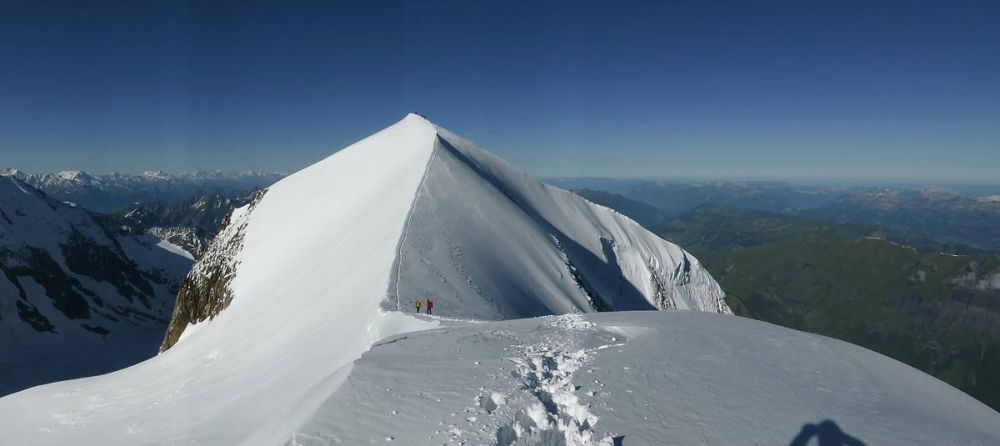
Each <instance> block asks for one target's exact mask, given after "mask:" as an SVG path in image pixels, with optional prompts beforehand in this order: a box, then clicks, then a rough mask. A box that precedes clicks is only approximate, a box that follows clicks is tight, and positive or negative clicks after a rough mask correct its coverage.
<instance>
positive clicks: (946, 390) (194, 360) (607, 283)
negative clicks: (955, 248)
mask: <svg viewBox="0 0 1000 446" xmlns="http://www.w3.org/2000/svg"><path fill="white" fill-rule="evenodd" d="M230 220H231V221H230V224H231V226H230V227H229V228H227V229H225V230H223V231H222V232H221V233H220V236H219V237H217V238H216V240H215V241H213V242H212V244H211V246H210V247H209V248H208V251H207V252H206V253H205V255H204V256H203V257H202V258H201V261H200V262H199V263H198V264H197V265H196V266H195V268H194V269H193V270H192V272H191V273H190V274H189V276H188V280H189V283H190V284H195V285H192V286H191V287H190V289H191V290H192V293H191V294H189V295H187V296H186V297H183V296H182V298H183V299H190V300H184V301H183V302H179V303H184V305H178V306H177V310H175V314H174V320H175V321H178V320H180V321H188V320H190V321H192V322H194V323H192V324H190V325H187V324H181V326H180V327H179V328H178V330H182V331H181V332H179V333H176V334H177V335H178V337H177V339H178V340H177V342H176V343H175V344H174V343H172V342H165V347H166V349H165V350H164V351H163V352H162V353H161V354H160V355H159V356H157V357H155V358H153V359H150V360H148V361H145V362H143V363H140V364H137V365H135V366H132V367H129V368H127V369H123V370H120V371H117V372H114V373H111V374H107V375H103V376H98V377H93V378H86V379H80V380H74V381H66V382H60V383H54V384H50V385H45V386H41V387H36V388H33V389H29V390H26V391H23V392H19V393H17V394H14V395H10V396H7V397H4V398H0V430H2V432H3V433H4V438H5V441H9V442H11V443H24V444H41V445H62V444H84V445H115V444H121V445H137V444H157V445H179V444H185V445H186V444H196V445H234V444H245V445H299V444H302V445H312V444H345V445H355V444H371V443H379V444H382V443H386V442H395V443H396V444H406V445H422V444H428V445H430V444H470V445H471V444H491V445H492V444H496V445H504V446H508V445H526V444H546V445H548V444H553V445H563V444H565V445H620V444H628V445H637V444H638V445H641V444H775V441H778V442H779V443H784V442H787V441H789V440H790V439H791V438H792V437H794V436H795V435H797V434H798V433H799V430H800V429H801V428H802V427H803V425H804V424H805V423H819V422H821V421H823V420H826V419H829V420H832V421H834V422H836V423H838V425H840V426H841V428H843V429H844V432H847V433H848V434H850V435H853V436H856V437H858V438H862V439H864V440H865V441H870V442H879V441H881V442H883V443H898V444H940V443H941V440H948V441H945V443H957V444H984V445H985V444H994V443H996V441H995V440H996V439H998V438H1000V431H998V430H997V429H998V428H997V426H1000V423H998V421H1000V417H998V415H997V414H996V413H995V412H993V411H992V410H990V409H988V408H986V407H985V406H983V405H982V404H979V403H978V402H976V401H975V400H973V399H972V398H970V397H967V396H965V395H963V394H961V393H960V392H958V391H956V390H954V389H952V388H950V387H948V386H946V385H944V384H942V383H940V382H938V381H936V380H934V379H933V378H930V377H928V376H925V375H922V374H920V373H919V372H917V371H915V370H913V369H910V368H909V367H907V366H905V365H902V364H899V363H896V362H894V361H891V360H888V359H886V358H884V357H882V356H879V355H877V354H874V353H871V352H868V351H865V350H863V349H860V348H858V347H853V346H850V345H847V344H843V343H839V342H837V341H832V340H829V339H825V338H819V337H815V336H810V335H805V334H802V333H798V332H794V331H791V330H786V329H781V328H778V327H774V326H771V325H768V324H763V323H758V322H752V321H747V320H743V319H740V318H736V317H733V316H730V315H728V313H730V311H729V308H728V307H727V306H726V304H725V301H724V299H723V298H724V294H723V293H722V290H721V289H720V288H719V286H718V284H716V282H715V281H714V280H713V279H712V277H711V276H710V275H709V274H708V272H707V271H705V270H704V269H703V268H702V267H701V265H700V264H699V263H698V261H697V259H695V258H694V257H692V256H691V255H690V254H688V253H686V252H685V251H684V250H682V249H681V248H679V247H677V246H676V245H673V244H671V243H669V242H666V241H664V240H662V239H659V238H658V237H656V236H655V235H653V234H651V233H649V232H648V231H645V230H644V229H642V228H641V227H639V225H637V224H636V223H635V222H633V221H631V220H630V219H628V218H626V217H624V216H622V215H620V214H617V213H615V212H613V211H611V210H610V209H607V208H604V207H601V206H597V205H594V204H592V203H589V202H587V201H586V200H583V199H581V198H579V197H577V196H575V195H573V194H570V193H568V192H566V191H562V190H560V189H556V188H553V187H550V186H546V185H544V184H542V183H540V182H538V181H536V180H534V179H532V178H531V177H529V176H528V175H527V174H526V173H524V172H522V171H520V170H518V169H516V168H514V167H512V166H510V165H508V164H507V163H505V162H504V161H502V160H500V159H498V158H496V157H495V156H493V155H491V154H489V153H488V152H486V151H484V150H482V149H479V148H477V147H475V146H474V145H473V144H471V143H469V142H468V141H465V140H464V139H462V138H460V137H458V136H456V135H454V134H452V133H450V132H448V131H447V130H444V129H441V128H439V127H437V126H434V125H433V124H431V123H430V122H428V121H427V120H425V119H424V118H422V117H419V116H417V115H409V116H407V117H406V118H404V119H403V120H402V121H400V122H399V123H397V124H395V125H393V126H391V127H389V128H387V129H385V130H382V131H380V132H378V133H376V134H374V135H372V136H370V137H368V138H366V139H364V140H362V141H360V142H358V143H356V144H354V145H352V146H350V147H348V148H346V149H344V150H342V151H340V152H337V153H336V154H334V155H333V156H331V157H329V158H327V159H325V160H323V161H321V162H319V163H317V164H315V165H313V166H310V167H308V168H306V169H304V170H302V171H300V172H298V173H296V174H294V175H291V176H289V177H287V178H285V179H284V180H282V181H280V182H278V183H276V184H275V185H274V186H272V187H271V188H269V189H268V190H267V191H266V193H264V194H263V195H261V196H260V197H259V200H257V201H255V202H254V203H252V204H251V205H248V206H247V207H244V208H240V209H238V210H236V211H235V212H234V214H233V216H232V217H231V219H230ZM215 265H223V266H225V268H222V269H217V268H215ZM199 287H202V288H199ZM428 297H430V298H432V299H434V301H435V308H434V309H435V316H433V317H428V316H425V315H420V316H416V315H413V314H412V312H413V308H414V303H415V301H416V299H426V298H428ZM204 308H212V309H218V311H215V312H213V313H212V314H209V315H207V316H204V317H200V316H199V315H197V314H187V313H184V314H178V312H179V311H180V312H185V311H188V309H204ZM653 309H687V310H702V311H670V312H653V311H645V312H643V311H636V312H624V313H614V314H611V313H604V314H595V313H597V312H598V311H608V310H653ZM710 313H722V314H710ZM559 314H570V315H568V316H551V315H559ZM546 315H549V316H546ZM537 316H541V317H537ZM525 317H536V318H533V319H518V318H525ZM514 319H517V320H514ZM373 346H374V347H373ZM366 352H367V353H366ZM359 358H360V359H359ZM824 426H828V425H824ZM824 432H829V429H826V430H824ZM911 439H912V440H913V442H909V441H910V440H911ZM897 440H899V441H897ZM934 441H936V442H934ZM873 444H876V443H873Z"/></svg>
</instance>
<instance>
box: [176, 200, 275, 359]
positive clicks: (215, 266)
mask: <svg viewBox="0 0 1000 446" xmlns="http://www.w3.org/2000/svg"><path fill="white" fill-rule="evenodd" d="M265 192H266V190H261V191H259V192H257V193H256V194H255V195H254V196H253V197H252V198H251V199H250V202H249V204H247V205H246V206H244V207H241V208H239V209H234V210H233V211H232V212H231V213H230V214H229V216H228V217H227V218H226V220H225V222H224V223H223V225H222V230H221V231H220V232H219V235H218V236H216V238H215V239H214V240H212V243H211V244H210V245H209V247H208V249H207V250H206V251H205V253H204V255H203V256H202V257H201V260H199V261H198V263H196V264H195V266H194V268H192V269H191V272H189V273H188V275H187V277H185V278H184V280H183V281H182V282H181V286H180V290H179V291H178V293H177V303H176V304H175V306H174V313H173V316H172V317H171V319H170V325H169V326H167V333H166V335H165V337H164V339H163V344H162V345H161V346H160V351H166V350H167V349H169V348H170V347H172V346H173V345H174V344H176V343H177V341H178V340H179V339H180V336H181V333H183V332H184V329H185V328H186V327H187V326H188V325H189V324H196V323H198V322H202V321H205V320H210V319H212V318H214V317H215V316H216V315H218V314H219V312H221V311H222V310H224V309H225V308H226V307H228V306H229V303H230V302H232V300H233V292H232V290H231V289H230V288H229V284H230V282H231V281H232V280H233V277H234V276H235V275H236V269H237V268H238V267H239V253H240V250H241V249H242V248H243V236H244V231H245V230H246V227H247V224H248V223H249V222H250V215H251V212H252V211H253V209H254V207H255V206H256V205H257V203H259V202H260V200H261V199H262V198H263V197H264V194H265Z"/></svg>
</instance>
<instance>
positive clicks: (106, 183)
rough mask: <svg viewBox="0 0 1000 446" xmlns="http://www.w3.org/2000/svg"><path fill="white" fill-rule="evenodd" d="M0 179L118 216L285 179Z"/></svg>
mask: <svg viewBox="0 0 1000 446" xmlns="http://www.w3.org/2000/svg"><path fill="white" fill-rule="evenodd" d="M0 175H5V176H13V177H16V178H18V179H20V180H21V181H23V182H25V183H27V184H29V185H31V186H33V187H35V188H36V189H39V190H41V191H43V192H45V193H46V194H48V195H49V196H51V197H53V198H56V199H59V200H62V201H68V202H71V203H75V204H77V205H79V206H82V207H84V208H87V209H89V210H92V211H96V212H102V213H112V212H117V211H120V210H122V209H124V208H125V207H127V206H129V205H131V204H133V203H136V202H144V203H151V202H161V203H167V204H172V203H179V202H185V201H189V200H191V199H194V198H195V197H200V196H203V195H208V194H214V195H219V196H224V197H232V196H236V195H240V194H245V193H247V192H249V191H252V190H255V189H260V188H264V187H267V186H270V185H271V184H273V183H274V182H275V181H278V180H279V179H281V178H283V177H284V176H285V175H284V174H282V173H265V172H256V171H245V172H238V173H226V172H221V171H214V172H201V171H199V172H190V173H178V174H168V173H164V172H159V171H148V172H144V173H143V174H141V175H130V174H121V173H110V174H105V175H91V174H88V173H86V172H82V171H78V170H73V171H64V172H58V173H25V172H21V171H18V170H16V169H0Z"/></svg>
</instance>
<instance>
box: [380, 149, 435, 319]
mask: <svg viewBox="0 0 1000 446" xmlns="http://www.w3.org/2000/svg"><path fill="white" fill-rule="evenodd" d="M437 153H438V146H437V139H435V142H434V147H433V148H432V149H431V156H429V157H427V163H426V164H424V174H423V176H421V177H420V183H419V184H417V192H416V193H415V194H414V195H413V202H412V203H410V210H409V211H407V212H406V222H404V223H403V233H402V235H401V236H400V237H399V246H397V247H396V260H395V261H393V262H392V276H391V277H392V282H393V291H394V292H395V294H396V311H401V310H400V308H401V307H400V302H399V267H400V265H399V262H400V260H401V259H402V258H403V250H404V249H405V248H404V246H406V234H407V233H408V232H409V228H410V220H412V219H413V208H415V207H416V206H417V201H418V199H419V198H420V195H421V194H423V191H424V183H426V182H427V172H429V171H430V170H431V163H433V162H434V158H435V157H436V156H437Z"/></svg>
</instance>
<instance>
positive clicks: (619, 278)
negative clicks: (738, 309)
mask: <svg viewBox="0 0 1000 446" xmlns="http://www.w3.org/2000/svg"><path fill="white" fill-rule="evenodd" d="M383 152H384V153H383ZM356 153H357V155H355V154H356ZM370 156H378V157H380V158H381V159H383V160H394V159H405V158H404V157H419V158H418V159H419V161H417V160H414V161H413V162H412V164H409V165H403V166H399V169H408V171H407V172H406V175H408V176H409V177H410V178H411V179H414V180H417V181H418V182H417V183H416V185H415V186H416V187H415V188H414V189H413V190H411V192H410V193H411V194H412V195H410V197H412V198H409V200H410V201H409V202H406V203H405V205H403V207H404V208H405V209H404V210H405V212H406V214H405V221H404V222H402V224H403V226H402V227H401V229H400V231H399V232H398V233H394V234H391V235H389V237H391V238H394V239H397V240H399V243H398V246H397V248H396V253H395V255H394V256H393V261H392V265H391V266H392V269H391V275H390V277H389V284H388V286H387V287H386V288H387V290H388V291H387V292H386V297H385V299H384V300H383V302H382V303H381V306H382V307H383V309H387V310H396V311H411V310H412V309H413V305H414V303H415V301H416V300H417V299H426V298H433V300H434V301H435V303H436V309H437V312H438V314H440V315H443V316H448V317H459V318H472V319H511V318H518V317H531V316H541V315H546V314H563V313H570V312H588V311H605V310H638V309H669V308H681V309H697V310H706V311H718V312H723V313H730V310H729V308H728V307H727V306H726V304H725V301H724V294H723V293H722V290H721V289H720V288H719V286H718V284H716V283H715V281H714V280H713V279H712V278H711V276H710V275H709V274H708V272H706V271H705V270H704V269H703V268H701V266H700V264H698V262H697V260H696V259H694V258H693V257H692V256H690V254H688V253H686V252H684V251H683V250H682V249H680V248H678V247H677V246H676V245H673V244H671V243H669V242H666V241H664V240H662V239H660V238H659V237H657V236H655V235H653V234H652V233H650V232H648V231H646V230H644V229H642V228H641V227H640V226H639V225H638V224H636V223H635V222H633V221H631V220H630V219H628V218H627V217H624V216H623V215H621V214H618V213H617V212H614V211H611V210H610V209H608V208H605V207H602V206H597V205H594V204H592V203H590V202H588V201H586V200H584V199H582V198H579V197H578V196H576V195H574V194H572V193H569V192H567V191H564V190H561V189H557V188H554V187H551V186H547V185H545V184H543V183H541V182H539V181H537V180H535V179H534V178H531V177H530V176H529V175H528V174H527V173H525V172H523V171H521V170H519V169H517V168H514V167H513V166H510V165H509V164H507V163H506V162H504V161H503V160H500V159H499V158H496V157H495V156H493V155H492V154H490V153H488V152H486V151H484V150H482V149H480V148H478V147H476V146H475V145H473V144H472V143H470V142H468V141H466V140H464V139H462V138H461V137H458V136H457V135H455V134H453V133H451V132H448V131H447V130H444V129H442V128H440V127H437V126H434V125H433V124H431V123H430V122H428V121H427V120H425V119H424V118H422V117H419V116H416V115H410V116H408V117H407V118H405V119H404V120H403V121H401V122H400V123H398V124H396V125H394V126H392V127H390V128H388V129H386V130H383V131H382V132H379V133H378V134H376V135H374V136H372V137H370V138H368V139H365V140H363V141H361V142H359V143H357V144H355V145H354V146H351V147H349V148H347V149H345V150H344V151H342V152H339V153H337V154H335V155H334V156H331V157H330V158H328V159H326V160H324V161H321V162H319V163H317V164H316V165H314V166H311V167H309V168H306V169H305V170H303V171H301V172H299V173H296V174H294V175H292V176H290V177H288V178H287V179H285V180H283V181H281V182H279V183H277V184H275V185H274V186H272V187H271V188H269V189H268V190H267V191H266V193H264V194H262V195H261V196H260V197H259V202H258V201H256V200H255V202H254V203H253V204H252V206H251V208H254V212H246V211H241V212H238V213H234V215H233V221H231V222H230V226H239V228H238V229H235V228H232V227H230V228H227V229H225V230H223V232H222V233H221V234H220V236H219V237H217V238H216V240H215V241H214V242H213V244H212V246H211V247H210V248H209V250H208V253H207V254H206V256H207V257H209V259H207V260H206V261H205V262H201V263H200V264H199V265H198V266H196V268H195V270H194V271H192V273H191V274H190V275H189V276H188V278H187V279H186V280H185V285H184V286H183V287H182V292H181V295H180V296H179V299H178V303H177V306H176V310H175V317H174V322H173V323H172V324H171V327H170V332H169V333H168V336H167V339H166V340H165V342H164V348H169V347H170V346H171V345H172V344H173V342H174V341H175V340H176V339H178V338H179V337H180V333H181V331H183V330H184V327H185V325H186V324H187V323H188V322H199V321H202V320H205V319H207V318H211V317H213V316H214V315H215V314H217V313H218V312H219V311H221V310H222V309H223V308H225V307H226V306H227V305H228V302H229V301H230V300H232V299H233V296H237V297H236V298H237V299H239V298H240V297H239V296H240V295H241V293H240V292H239V282H238V281H239V278H240V276H241V275H242V274H243V273H242V271H237V268H236V266H237V265H238V264H241V263H242V262H243V261H251V260H255V259H254V257H268V256H270V255H272V252H271V251H267V253H268V254H267V255H263V254H256V253H254V254H250V253H251V252H255V251H254V250H252V248H248V249H244V247H243V244H244V242H247V243H250V245H248V246H251V247H252V246H253V238H254V237H255V236H256V237H260V238H261V241H262V242H261V243H266V244H267V245H266V246H267V248H265V249H274V248H272V247H271V246H279V245H288V246H296V245H297V244H301V243H302V241H301V240H302V234H313V233H314V232H319V233H322V232H328V231H329V230H328V229H326V228H323V227H315V225H322V224H324V223H327V222H331V220H332V223H336V224H331V225H330V228H339V227H341V223H340V222H339V221H337V220H339V219H342V218H345V217H346V218H350V217H352V216H353V214H356V215H357V216H358V217H359V218H364V216H365V214H366V213H369V212H370V210H369V208H370V207H371V206H372V204H373V203H375V202H379V201H380V200H379V199H378V198H373V202H372V203H359V204H361V206H362V207H360V208H358V209H357V210H356V211H353V210H350V209H348V208H347V206H346V205H344V204H336V205H329V204H327V203H328V202H327V200H329V198H327V197H329V196H330V195H333V194H330V193H327V194H323V195H318V194H316V193H315V191H317V190H329V189H336V190H343V189H360V188H361V187H359V185H357V184H355V183H356V182H355V180H354V179H353V178H351V176H356V175H359V174H360V173H370V172H368V170H369V169H371V167H370V166H355V164H365V163H368V162H370V161H369V160H368V159H366V158H367V157H370ZM355 157H357V158H358V159H353V158H355ZM380 162H381V163H385V164H386V166H387V167H388V166H390V165H393V164H395V162H387V161H380ZM419 166H422V167H423V168H422V169H420V168H418V167H419ZM348 172H349V173H348ZM344 175H348V178H342V176H344ZM373 182H374V181H372V180H369V181H366V183H373ZM307 195H308V196H310V198H312V199H313V201H311V202H309V203H302V202H301V200H302V197H303V196H307ZM275 196H277V197H278V198H274V197H275ZM341 198H343V197H341ZM330 201H331V202H332V200H330ZM327 206H331V207H329V208H328V207H327ZM293 207H294V208H293ZM303 208H305V210H303ZM271 209H275V211H271ZM278 209H281V211H277V210H278ZM352 211H353V212H352ZM272 212H273V214H272ZM295 214H298V215H297V218H295V219H294V220H290V219H287V218H285V216H286V215H295ZM345 214H346V215H345ZM261 215H263V216H264V217H261ZM262 218H263V219H266V220H265V221H266V223H255V222H256V221H258V220H259V219H262ZM343 224H346V223H343ZM300 225H306V226H307V228H300V227H299V226H300ZM264 228H266V229H264ZM258 234H260V235H258ZM265 234H266V237H267V241H266V242H264V241H263V240H264V237H265ZM323 237H331V235H324V236H323ZM332 237H336V238H340V236H339V235H332ZM280 239H284V240H281V241H279V240H280ZM340 243H343V242H342V241H340V240H339V239H338V240H334V241H331V242H328V243H314V244H312V246H301V249H302V250H303V251H306V252H309V255H304V256H302V257H299V258H295V259H289V260H290V262H291V263H292V264H297V263H298V262H301V261H303V260H308V259H312V258H315V257H316V256H319V257H320V258H322V257H323V256H327V255H329V254H327V253H324V252H322V249H323V246H324V245H327V246H329V245H336V244H340ZM234 247H235V248H234ZM220 251H221V252H220ZM282 266H284V267H290V266H285V264H282ZM316 266H317V265H316V264H308V265H306V264H303V265H297V267H298V268H303V269H304V270H305V271H309V270H315V268H316ZM303 272H304V271H289V272H288V274H291V275H302V274H303ZM267 274H271V275H273V274H274V272H272V271H266V272H265V271H261V272H260V274H253V277H254V278H255V279H258V278H260V277H262V276H263V275H267ZM315 274H320V273H319V272H316V273H315ZM307 277H311V276H307ZM229 281H236V282H234V283H232V284H230V283H229ZM261 286H266V285H263V284H262V285H261ZM209 308H211V309H214V310H212V311H208V310H206V309H209Z"/></svg>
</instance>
